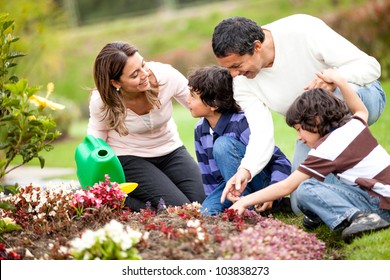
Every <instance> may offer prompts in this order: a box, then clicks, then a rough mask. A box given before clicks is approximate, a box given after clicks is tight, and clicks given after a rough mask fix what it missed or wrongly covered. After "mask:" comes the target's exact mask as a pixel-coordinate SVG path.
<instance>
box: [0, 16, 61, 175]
mask: <svg viewBox="0 0 390 280" xmlns="http://www.w3.org/2000/svg"><path fill="white" fill-rule="evenodd" d="M13 31H14V21H13V20H8V15H7V14H0V113H1V114H0V182H1V179H2V178H3V177H4V176H5V175H6V174H7V173H9V172H10V171H12V170H13V169H15V168H17V167H19V166H21V165H23V164H25V163H27V162H29V161H31V160H32V159H33V158H38V159H39V161H40V165H41V168H43V167H44V165H45V160H44V158H43V157H42V156H40V154H39V153H40V152H41V151H42V150H46V151H50V150H51V149H52V148H53V146H52V145H51V143H52V142H53V141H54V140H55V139H56V138H57V137H58V136H59V135H60V132H59V131H57V130H55V127H56V123H55V122H54V120H53V118H52V117H51V116H50V115H45V114H42V112H43V110H44V109H45V108H46V107H50V108H52V109H61V108H63V107H62V106H61V105H59V104H56V103H53V102H51V101H49V100H48V96H49V95H50V94H51V93H52V91H53V90H54V85H52V84H49V85H48V91H47V96H46V98H42V97H39V96H36V95H35V93H37V92H38V91H39V89H40V86H34V87H30V86H29V85H28V82H27V80H25V79H20V80H19V78H18V77H16V76H15V75H11V73H10V70H12V67H15V66H16V63H15V62H14V60H15V59H16V58H19V57H22V56H24V54H23V53H21V52H18V51H14V50H12V44H13V43H15V42H16V41H18V39H19V38H17V37H15V36H13ZM34 104H35V105H38V106H35V105H34ZM16 156H21V157H22V163H21V164H19V165H17V166H15V167H12V168H10V167H9V166H10V164H11V162H12V161H13V160H14V159H15V157H16Z"/></svg>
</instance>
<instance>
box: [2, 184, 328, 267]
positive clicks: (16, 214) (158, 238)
mask: <svg viewBox="0 0 390 280" xmlns="http://www.w3.org/2000/svg"><path fill="white" fill-rule="evenodd" d="M1 200H2V203H4V202H6V203H7V204H8V205H10V207H9V209H8V210H7V209H1V217H2V218H3V220H2V224H1V225H2V226H1V227H0V228H1V233H2V237H1V242H0V243H2V244H3V245H4V248H3V249H5V250H6V251H4V250H3V252H1V254H2V257H3V258H5V259H7V258H9V259H12V258H18V257H20V259H26V260H27V259H45V260H54V259H63V260H72V259H143V260H179V259H181V260H191V259H203V260H217V259H268V260H275V259H296V260H302V259H324V258H326V257H325V244H324V242H322V241H321V240H319V239H317V238H316V236H315V235H314V234H313V233H307V232H305V231H303V230H302V229H299V228H298V227H297V226H294V225H287V224H285V223H283V222H281V221H279V220H277V219H275V218H273V217H272V216H271V215H270V216H267V217H264V216H261V215H259V214H258V213H256V212H254V211H247V212H246V213H245V214H244V215H242V216H239V215H237V214H236V213H235V212H234V211H231V210H227V211H225V212H224V213H222V214H220V215H217V216H213V217H210V216H205V215H202V214H201V213H200V210H199V209H200V204H198V203H192V204H186V205H183V206H180V207H167V206H166V205H164V203H163V202H161V205H160V209H159V210H158V211H153V210H151V209H150V208H147V209H144V210H141V211H140V212H132V211H131V210H130V209H127V208H126V207H123V200H124V193H123V192H121V191H120V189H119V188H118V187H117V186H116V184H115V183H110V182H109V178H108V179H107V180H106V182H103V183H100V185H95V187H94V188H93V189H91V190H90V191H80V190H78V191H76V192H75V191H74V190H72V189H71V188H69V186H62V187H56V188H48V189H45V190H43V189H41V188H39V187H34V186H27V187H23V188H21V189H20V190H19V192H18V193H15V194H13V195H8V196H2V199H1ZM13 226H15V227H13ZM109 228H110V229H109ZM113 229H115V231H116V232H115V233H109V231H113ZM119 231H122V233H121V234H122V237H121V236H120V235H121V234H119V233H118V232H119ZM102 234H103V235H105V236H104V237H102ZM94 238H95V239H94ZM121 238H123V240H121ZM91 239H94V240H91ZM97 239H99V240H100V241H99V242H96V240H97ZM126 240H127V241H128V240H132V241H133V243H131V242H130V245H129V244H127V243H128V242H127V241H126ZM108 241H109V242H108ZM98 243H99V244H98ZM11 252H14V253H16V254H14V253H11Z"/></svg>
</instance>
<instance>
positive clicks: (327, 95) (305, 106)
mask: <svg viewBox="0 0 390 280" xmlns="http://www.w3.org/2000/svg"><path fill="white" fill-rule="evenodd" d="M350 118H351V111H350V110H349V108H348V107H347V105H346V103H345V102H344V101H343V100H341V99H340V98H338V97H336V96H335V95H334V94H333V93H331V92H328V91H326V90H324V89H322V88H315V89H312V90H308V91H306V92H304V93H303V94H302V95H301V96H299V97H297V99H295V101H294V102H293V104H291V106H290V108H289V109H288V110H287V113H286V123H287V124H288V125H289V126H291V127H293V126H294V125H296V124H300V125H301V126H302V128H303V129H304V130H307V131H310V132H313V133H319V134H320V136H321V137H323V136H325V135H326V134H328V133H329V132H331V131H332V130H334V129H336V128H338V127H340V126H342V125H344V124H345V123H346V122H347V121H348V120H349V119H350Z"/></svg>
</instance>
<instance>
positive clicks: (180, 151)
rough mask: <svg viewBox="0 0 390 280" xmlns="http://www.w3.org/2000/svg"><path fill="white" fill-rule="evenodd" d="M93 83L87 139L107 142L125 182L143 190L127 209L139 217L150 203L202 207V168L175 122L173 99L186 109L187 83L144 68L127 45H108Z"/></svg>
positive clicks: (162, 69)
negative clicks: (191, 153)
mask: <svg viewBox="0 0 390 280" xmlns="http://www.w3.org/2000/svg"><path fill="white" fill-rule="evenodd" d="M94 79H95V84H96V88H97V90H94V91H93V92H92V95H91V100H90V106H89V110H90V119H89V123H88V134H91V135H93V136H95V137H100V138H102V139H103V140H105V141H106V142H107V144H108V145H110V147H111V148H112V149H113V150H114V151H115V153H116V154H117V156H118V158H119V160H120V162H121V164H122V167H123V169H124V172H125V177H126V181H127V182H137V183H138V184H139V186H138V188H137V189H135V190H134V191H133V192H132V193H131V195H129V196H128V197H127V199H126V205H127V206H129V207H130V209H132V210H134V211H139V210H140V209H143V208H146V203H148V204H150V205H151V207H152V208H153V209H158V206H159V204H160V203H162V202H164V203H165V205H167V206H169V205H172V206H179V205H182V204H185V203H191V202H194V201H197V202H199V203H202V201H203V200H204V198H205V194H204V191H203V187H202V178H201V175H200V171H199V168H198V166H197V164H196V162H195V160H194V159H193V158H192V157H191V155H190V154H189V153H188V151H187V150H186V148H185V147H184V146H183V143H182V141H181V139H180V137H179V133H178V131H177V127H176V124H175V122H174V120H173V118H172V106H173V105H172V101H173V98H174V99H176V100H177V101H178V102H179V103H181V104H182V105H183V106H187V105H186V98H187V96H188V94H189V90H188V85H187V84H188V83H187V79H186V78H185V77H184V76H183V75H182V74H180V72H179V71H177V70H176V69H174V68H173V67H172V66H170V65H167V64H163V63H159V62H146V61H145V60H144V58H143V57H142V56H141V55H140V54H139V52H138V50H137V49H136V48H135V47H134V46H131V45H129V44H128V43H124V42H113V43H109V44H107V45H106V46H105V47H104V48H103V49H102V50H101V51H100V53H99V54H98V56H97V57H96V60H95V64H94Z"/></svg>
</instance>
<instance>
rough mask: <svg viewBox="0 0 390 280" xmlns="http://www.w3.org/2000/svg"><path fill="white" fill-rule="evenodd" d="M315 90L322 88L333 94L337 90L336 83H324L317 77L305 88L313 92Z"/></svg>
mask: <svg viewBox="0 0 390 280" xmlns="http://www.w3.org/2000/svg"><path fill="white" fill-rule="evenodd" d="M313 88H322V89H325V90H328V91H330V92H333V91H334V90H335V89H336V85H335V84H334V83H329V82H326V81H324V80H323V79H322V78H320V77H319V76H318V75H317V76H316V77H315V78H314V80H312V81H311V82H310V83H309V84H308V85H307V86H305V88H304V90H311V89H313Z"/></svg>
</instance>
